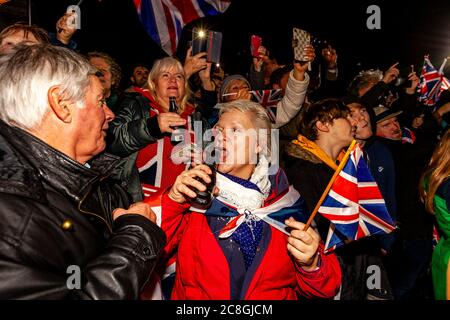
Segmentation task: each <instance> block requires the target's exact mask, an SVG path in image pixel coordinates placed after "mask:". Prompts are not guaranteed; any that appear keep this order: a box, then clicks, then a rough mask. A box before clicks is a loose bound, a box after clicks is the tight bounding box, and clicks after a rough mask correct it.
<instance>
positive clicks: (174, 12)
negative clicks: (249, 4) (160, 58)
mask: <svg viewBox="0 0 450 320" xmlns="http://www.w3.org/2000/svg"><path fill="white" fill-rule="evenodd" d="M133 1H134V5H135V7H136V10H137V13H138V15H139V19H140V20H141V23H142V25H143V26H144V28H145V30H146V31H147V33H148V34H149V35H150V37H151V38H152V39H153V41H155V42H156V43H157V44H158V45H159V46H160V47H161V48H162V49H163V50H164V51H165V52H167V53H168V54H169V55H173V54H174V52H175V51H176V49H177V44H178V41H179V39H180V36H181V31H182V30H183V27H184V26H185V25H186V24H188V23H189V22H191V21H194V20H195V19H198V18H201V17H206V16H212V15H217V14H220V13H222V12H225V10H226V9H227V8H228V6H229V5H230V3H231V0H133Z"/></svg>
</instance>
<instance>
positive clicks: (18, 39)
mask: <svg viewBox="0 0 450 320" xmlns="http://www.w3.org/2000/svg"><path fill="white" fill-rule="evenodd" d="M19 43H20V44H26V45H33V44H38V43H39V41H38V40H37V39H36V38H35V37H34V35H33V34H32V33H31V32H28V33H27V34H26V35H25V31H24V30H17V31H15V32H12V33H10V34H8V35H6V36H5V37H4V38H3V39H2V42H1V43H0V54H6V53H9V52H11V51H12V49H13V48H14V47H15V46H17V45H18V44H19Z"/></svg>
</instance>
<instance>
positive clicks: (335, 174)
mask: <svg viewBox="0 0 450 320" xmlns="http://www.w3.org/2000/svg"><path fill="white" fill-rule="evenodd" d="M355 146H356V140H353V141H352V143H351V144H350V146H349V147H348V149H347V152H346V153H345V155H344V157H343V158H342V160H341V162H340V163H339V166H338V167H337V169H336V171H335V172H334V174H333V176H332V177H331V179H330V182H328V185H327V187H326V188H325V190H324V192H323V193H322V196H321V197H320V199H319V201H318V202H317V204H316V207H315V208H314V210H313V212H312V213H311V215H310V216H309V219H308V221H307V222H306V224H305V227H304V228H303V231H306V230H308V228H309V226H310V225H311V222H312V221H313V219H314V217H315V216H316V214H317V212H319V208H320V206H321V205H322V202H323V201H324V200H325V197H326V196H327V195H328V192H330V189H331V186H332V185H333V183H334V180H336V178H337V176H338V175H339V173H340V172H341V170H342V169H343V168H344V166H345V164H346V163H347V160H348V157H349V156H350V153H351V152H352V151H353V149H355Z"/></svg>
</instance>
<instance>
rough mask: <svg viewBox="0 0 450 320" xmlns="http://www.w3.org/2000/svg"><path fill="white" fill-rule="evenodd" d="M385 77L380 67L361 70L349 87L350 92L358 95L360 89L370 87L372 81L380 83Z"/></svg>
mask: <svg viewBox="0 0 450 320" xmlns="http://www.w3.org/2000/svg"><path fill="white" fill-rule="evenodd" d="M381 79H383V71H381V70H379V69H369V70H365V71H361V72H360V73H359V74H358V75H357V76H356V77H355V78H353V80H352V82H351V83H350V85H349V87H348V91H349V93H350V94H352V95H355V96H358V92H359V90H361V89H363V88H366V87H368V86H369V85H370V84H372V83H378V82H379V81H381Z"/></svg>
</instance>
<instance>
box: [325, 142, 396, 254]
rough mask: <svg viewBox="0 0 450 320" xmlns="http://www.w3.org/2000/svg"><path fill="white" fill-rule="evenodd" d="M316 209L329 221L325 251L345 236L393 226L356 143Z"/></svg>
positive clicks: (352, 237) (386, 230) (385, 230)
mask: <svg viewBox="0 0 450 320" xmlns="http://www.w3.org/2000/svg"><path fill="white" fill-rule="evenodd" d="M319 213H321V214H322V215H323V216H324V217H325V218H327V219H328V220H330V221H331V224H330V228H329V231H328V236H327V240H326V243H325V252H331V251H333V250H334V249H335V248H337V247H339V246H341V245H343V244H344V243H345V242H346V241H348V240H350V241H352V240H358V239H361V238H363V237H367V236H370V235H372V234H378V233H390V232H391V231H393V230H394V229H395V226H394V222H393V221H392V218H391V217H390V215H389V213H388V211H387V208H386V204H385V202H384V199H383V196H382V195H381V192H380V190H379V189H378V185H377V183H376V182H375V180H374V179H373V177H372V175H371V174H370V171H369V168H368V167H367V164H366V163H365V161H364V158H363V153H362V150H361V148H359V146H357V147H356V148H355V149H354V150H353V151H352V152H351V154H350V157H349V158H348V161H347V163H346V164H345V166H344V168H343V169H342V170H341V172H340V173H339V175H338V176H337V178H336V180H335V181H334V183H333V185H332V187H331V189H330V192H329V193H328V195H327V197H326V198H325V200H324V202H323V203H322V205H321V207H320V208H319Z"/></svg>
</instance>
